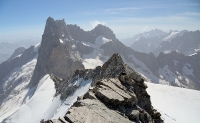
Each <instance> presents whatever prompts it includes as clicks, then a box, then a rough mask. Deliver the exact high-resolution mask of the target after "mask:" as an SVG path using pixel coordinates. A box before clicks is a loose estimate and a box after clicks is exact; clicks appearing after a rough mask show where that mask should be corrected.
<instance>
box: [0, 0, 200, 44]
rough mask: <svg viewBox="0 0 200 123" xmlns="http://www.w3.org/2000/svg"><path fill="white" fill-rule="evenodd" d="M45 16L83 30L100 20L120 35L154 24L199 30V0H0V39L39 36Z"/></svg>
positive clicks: (149, 28) (160, 27)
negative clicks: (63, 20)
mask: <svg viewBox="0 0 200 123" xmlns="http://www.w3.org/2000/svg"><path fill="white" fill-rule="evenodd" d="M49 16H51V17H53V18H54V19H63V18H64V19H65V22H66V23H67V24H77V25H79V26H80V27H81V28H83V29H84V30H91V29H93V28H94V27H95V26H96V25H97V24H99V23H101V24H104V25H106V26H108V27H110V28H111V29H112V30H113V31H114V33H115V34H116V36H117V38H119V39H123V38H127V37H133V36H134V35H135V34H137V33H139V32H143V31H148V30H151V29H155V28H158V29H162V30H164V31H168V30H170V29H172V30H184V29H187V30H191V31H193V30H199V29H200V0H158V1H153V0H146V1H144V0H98V1H95V0H32V1H30V0H0V42H2V41H14V40H22V39H23V40H41V36H42V33H43V31H44V27H45V23H46V19H47V18H48V17H49Z"/></svg>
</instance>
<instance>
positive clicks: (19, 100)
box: [0, 55, 37, 122]
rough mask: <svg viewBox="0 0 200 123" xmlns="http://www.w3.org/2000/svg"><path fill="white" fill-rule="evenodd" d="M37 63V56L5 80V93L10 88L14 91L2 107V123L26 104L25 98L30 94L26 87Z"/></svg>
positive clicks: (0, 118)
mask: <svg viewBox="0 0 200 123" xmlns="http://www.w3.org/2000/svg"><path fill="white" fill-rule="evenodd" d="M36 62H37V55H36V56H35V58H34V59H33V60H31V61H29V62H28V63H26V64H25V65H23V66H22V67H21V68H16V69H14V70H13V71H12V72H11V73H10V75H8V76H7V77H6V78H5V79H4V83H3V87H4V89H5V91H7V90H9V88H13V89H12V90H11V92H10V94H9V96H8V97H6V98H5V99H4V100H3V102H2V104H1V106H0V122H1V121H2V120H3V119H4V118H6V117H8V116H9V115H11V114H12V113H14V112H15V111H16V110H18V109H19V108H20V106H21V105H23V104H24V103H25V102H26V98H25V97H26V94H27V93H28V88H26V86H27V85H28V84H29V82H30V79H31V77H32V74H33V71H34V68H35V65H36Z"/></svg>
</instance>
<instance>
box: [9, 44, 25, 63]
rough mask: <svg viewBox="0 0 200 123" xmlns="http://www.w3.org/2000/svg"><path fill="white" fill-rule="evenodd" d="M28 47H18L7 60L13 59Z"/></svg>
mask: <svg viewBox="0 0 200 123" xmlns="http://www.w3.org/2000/svg"><path fill="white" fill-rule="evenodd" d="M25 50H26V49H25V48H24V47H19V48H17V49H16V50H15V51H14V53H13V54H12V55H11V56H10V58H9V59H8V60H7V61H11V60H12V59H14V58H15V57H16V56H18V55H21V54H22V53H23V52H24V51H25Z"/></svg>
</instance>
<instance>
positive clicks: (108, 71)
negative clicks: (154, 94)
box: [41, 54, 163, 123]
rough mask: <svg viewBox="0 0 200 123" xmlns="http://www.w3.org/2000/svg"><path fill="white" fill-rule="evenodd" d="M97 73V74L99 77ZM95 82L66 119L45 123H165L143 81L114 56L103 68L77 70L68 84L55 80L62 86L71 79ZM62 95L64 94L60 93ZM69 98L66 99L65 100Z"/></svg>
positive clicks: (72, 107) (117, 56) (71, 109)
mask: <svg viewBox="0 0 200 123" xmlns="http://www.w3.org/2000/svg"><path fill="white" fill-rule="evenodd" d="M97 71H98V72H97ZM97 73H98V74H97ZM77 75H79V77H83V78H84V79H86V80H87V79H92V83H91V88H90V89H89V90H88V92H87V93H86V94H84V95H83V96H81V97H78V98H77V101H76V102H75V103H74V104H73V105H72V106H71V108H70V109H69V110H68V112H67V113H66V115H65V116H63V117H60V118H59V119H56V120H48V121H43V120H42V121H41V122H43V123H83V122H85V123H109V122H113V123H134V122H135V123H141V122H142V123H162V122H163V120H162V119H161V114H160V113H159V112H157V111H156V110H155V109H154V108H153V107H152V105H151V101H150V95H149V94H148V93H147V91H146V88H147V85H146V84H145V83H144V78H143V77H142V76H141V75H140V74H138V73H137V72H135V71H134V70H132V69H131V68H129V67H128V66H127V65H125V64H124V63H123V61H122V60H121V57H120V56H119V55H118V54H114V55H113V56H112V57H111V58H110V59H109V60H108V61H107V62H106V63H105V64H104V65H103V66H102V67H100V66H99V67H97V68H96V69H94V70H81V71H80V70H77V71H76V72H75V73H74V75H72V76H71V77H70V78H69V79H68V80H64V81H62V80H61V79H58V78H56V77H54V79H53V80H54V81H55V82H56V85H57V90H59V84H61V85H62V86H64V84H63V83H66V84H67V83H68V82H69V81H72V78H74V77H75V78H76V77H77ZM59 92H62V91H61V90H60V91H58V92H57V93H59ZM65 98H66V97H65Z"/></svg>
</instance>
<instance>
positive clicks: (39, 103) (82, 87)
mask: <svg viewBox="0 0 200 123" xmlns="http://www.w3.org/2000/svg"><path fill="white" fill-rule="evenodd" d="M90 83H91V80H87V81H84V80H83V78H80V79H79V80H78V81H76V82H74V84H76V85H79V88H78V89H77V90H76V91H75V92H74V93H73V94H71V95H70V96H69V97H68V98H67V99H65V100H60V95H58V96H56V97H55V96H54V95H55V93H56V89H55V86H54V82H53V81H52V80H51V78H50V76H49V75H45V76H44V77H43V78H42V79H41V80H40V82H39V84H38V86H37V89H36V91H35V93H34V95H33V96H32V98H31V99H30V100H27V101H26V103H25V104H23V105H21V107H18V108H17V109H16V110H15V112H13V114H11V115H10V116H9V115H8V117H7V118H6V119H4V120H3V119H1V121H2V120H3V123H39V122H40V121H41V119H45V120H47V119H52V118H53V119H58V118H59V117H61V116H64V115H65V113H66V112H67V111H68V108H70V106H71V105H72V104H73V103H74V102H75V101H76V100H77V97H78V96H82V95H84V94H85V93H86V92H87V91H88V89H89V87H90ZM23 96H24V95H23ZM3 118H5V117H3Z"/></svg>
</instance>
